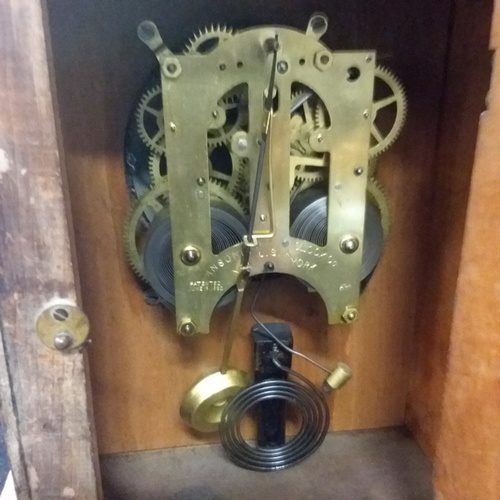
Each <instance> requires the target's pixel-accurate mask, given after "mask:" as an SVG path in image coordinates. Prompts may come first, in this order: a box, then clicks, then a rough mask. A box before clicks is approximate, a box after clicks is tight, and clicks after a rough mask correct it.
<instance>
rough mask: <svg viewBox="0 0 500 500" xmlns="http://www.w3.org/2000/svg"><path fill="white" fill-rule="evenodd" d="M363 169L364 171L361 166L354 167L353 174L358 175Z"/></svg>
mask: <svg viewBox="0 0 500 500" xmlns="http://www.w3.org/2000/svg"><path fill="white" fill-rule="evenodd" d="M364 171H365V169H364V168H363V167H356V168H355V169H354V175H357V176H359V175H361V174H362V173H363V172H364Z"/></svg>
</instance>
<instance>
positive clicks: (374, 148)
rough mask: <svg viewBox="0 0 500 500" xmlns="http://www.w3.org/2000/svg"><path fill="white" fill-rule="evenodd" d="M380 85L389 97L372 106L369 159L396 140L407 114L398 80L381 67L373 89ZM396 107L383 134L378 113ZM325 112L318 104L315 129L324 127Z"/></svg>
mask: <svg viewBox="0 0 500 500" xmlns="http://www.w3.org/2000/svg"><path fill="white" fill-rule="evenodd" d="M380 83H382V84H384V85H385V86H386V87H388V88H389V92H390V93H389V95H387V96H385V97H384V98H382V99H379V100H376V101H374V102H373V104H372V123H371V137H372V138H373V140H372V142H374V144H371V145H370V157H371V158H374V157H375V156H377V155H379V154H381V153H383V152H384V151H385V150H387V148H389V146H391V145H392V144H393V143H394V141H395V140H396V139H397V138H398V136H399V134H400V132H401V129H402V128H403V125H404V122H405V119H406V112H407V107H408V104H407V99H406V94H405V91H404V88H403V86H402V85H401V83H400V82H399V80H398V79H397V78H396V77H395V76H394V74H393V73H392V72H391V71H389V70H388V69H387V68H384V67H383V66H377V67H376V68H375V83H374V87H376V86H377V85H379V84H380ZM393 104H395V105H396V110H395V113H394V116H393V118H392V123H391V125H390V127H389V130H388V131H387V132H386V133H385V134H384V133H382V132H381V131H380V130H379V127H378V125H377V124H376V121H377V117H378V112H379V111H380V110H381V109H383V108H386V107H389V106H391V105H393ZM325 117H326V110H325V108H324V107H323V106H322V105H321V104H319V105H318V106H316V110H315V114H314V121H315V127H316V128H325V127H326V119H325ZM375 166H376V165H375V163H370V165H369V167H368V170H369V172H370V174H369V175H373V174H374V172H375Z"/></svg>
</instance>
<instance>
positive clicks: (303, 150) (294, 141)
mask: <svg viewBox="0 0 500 500" xmlns="http://www.w3.org/2000/svg"><path fill="white" fill-rule="evenodd" d="M305 92H306V91H305V90H297V91H294V92H292V101H293V100H294V99H295V98H297V97H299V96H300V95H302V94H304V93H305ZM313 95H314V94H313ZM311 97H313V96H311ZM309 100H310V98H309V99H307V100H306V101H304V103H303V104H302V105H301V106H300V107H299V109H300V108H302V110H303V114H304V117H302V115H301V113H298V112H294V113H293V114H292V115H291V117H290V129H291V130H290V149H291V150H292V151H293V152H295V153H296V154H297V155H298V156H311V155H314V154H315V153H314V151H313V150H312V148H311V146H310V145H309V134H310V133H311V131H312V130H313V129H314V128H315V124H314V108H313V107H312V106H311V105H310V103H309V102H308V101H309Z"/></svg>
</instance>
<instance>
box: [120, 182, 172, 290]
mask: <svg viewBox="0 0 500 500" xmlns="http://www.w3.org/2000/svg"><path fill="white" fill-rule="evenodd" d="M167 196H168V195H167V187H166V185H165V184H163V183H162V184H161V185H158V186H155V187H153V188H151V189H150V190H149V191H147V192H146V193H145V194H144V195H143V196H142V197H141V198H139V199H138V200H135V201H134V202H133V203H132V204H131V206H130V208H129V210H128V213H127V216H126V218H125V224H124V230H123V241H124V250H125V255H126V257H127V260H128V262H129V264H130V267H131V268H132V270H133V271H134V273H135V274H136V275H137V276H138V278H139V279H140V280H141V281H143V282H144V283H147V278H146V276H145V273H144V266H143V264H142V261H141V259H142V255H140V251H139V249H138V248H137V244H136V232H137V226H138V224H139V223H140V221H141V220H142V217H143V215H144V214H145V212H146V210H147V209H148V208H156V207H154V205H155V204H158V203H160V202H159V201H158V200H159V199H160V198H163V199H164V200H165V199H166V197H167ZM160 204H161V205H162V206H164V204H162V203H160Z"/></svg>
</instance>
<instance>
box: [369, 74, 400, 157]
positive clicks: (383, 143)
mask: <svg viewBox="0 0 500 500" xmlns="http://www.w3.org/2000/svg"><path fill="white" fill-rule="evenodd" d="M377 80H378V81H379V82H382V83H383V84H384V85H385V86H386V87H388V88H389V95H386V96H385V97H383V98H381V99H377V100H375V101H374V102H373V104H372V123H371V137H372V139H373V140H372V143H373V144H372V145H371V146H370V156H372V157H373V156H377V155H379V154H380V153H383V152H384V151H385V150H386V149H387V148H388V147H389V146H391V145H392V144H393V143H394V141H395V140H396V139H397V138H398V136H399V134H400V132H401V129H402V128H403V125H404V122H405V119H406V112H407V99H406V94H405V91H404V88H403V85H401V83H400V82H399V80H398V79H397V78H396V76H394V74H393V73H392V72H391V71H390V70H388V69H387V68H384V67H383V66H377V67H376V68H375V88H374V91H376V90H377ZM393 105H395V106H396V109H395V112H394V113H393V115H394V116H393V117H391V119H390V122H391V124H390V127H389V130H388V131H386V132H381V130H380V128H379V125H377V123H376V122H377V118H378V117H379V112H380V110H382V109H384V108H388V107H389V106H393Z"/></svg>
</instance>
